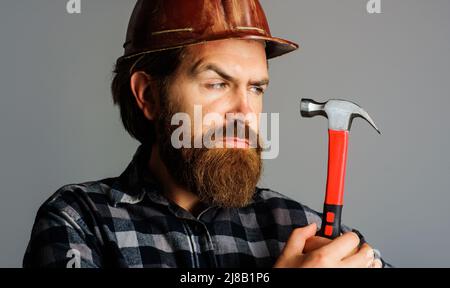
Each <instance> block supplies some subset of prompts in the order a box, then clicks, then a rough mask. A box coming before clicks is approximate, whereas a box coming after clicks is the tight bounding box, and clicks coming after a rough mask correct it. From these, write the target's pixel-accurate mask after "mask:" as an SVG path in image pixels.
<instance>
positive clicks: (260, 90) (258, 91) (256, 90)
mask: <svg viewBox="0 0 450 288" xmlns="http://www.w3.org/2000/svg"><path fill="white" fill-rule="evenodd" d="M251 90H252V91H253V92H254V93H256V94H257V95H263V94H264V92H265V90H264V89H263V88H261V87H259V86H253V87H251Z"/></svg>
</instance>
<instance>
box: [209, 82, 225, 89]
mask: <svg viewBox="0 0 450 288" xmlns="http://www.w3.org/2000/svg"><path fill="white" fill-rule="evenodd" d="M206 86H207V87H208V88H209V89H214V90H221V89H225V88H227V83H223V82H222V83H212V84H207V85H206Z"/></svg>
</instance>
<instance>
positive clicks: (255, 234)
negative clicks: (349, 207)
mask: <svg viewBox="0 0 450 288" xmlns="http://www.w3.org/2000/svg"><path fill="white" fill-rule="evenodd" d="M149 153H150V149H148V148H146V147H144V146H141V147H140V148H139V149H138V151H137V153H136V154H135V156H134V158H133V161H132V162H131V164H130V165H129V166H128V167H127V169H126V170H125V171H124V172H123V173H122V175H120V176H119V177H117V178H109V179H104V180H100V181H95V182H88V183H83V184H76V185H67V186H64V187H62V188H61V189H59V190H58V191H57V192H56V193H55V194H54V195H53V196H52V197H50V199H48V200H47V201H46V202H45V203H44V204H43V205H42V206H41V207H40V209H39V211H38V213H37V217H36V220H35V223H34V226H33V230H32V235H31V239H30V242H29V244H28V248H27V251H26V253H25V257H24V260H23V266H24V267H183V268H205V267H212V268H214V267H220V268H235V267H259V268H268V267H272V266H273V265H274V263H275V261H276V260H277V258H278V256H279V255H280V253H281V251H282V249H283V247H284V245H285V243H286V241H287V239H288V237H289V235H290V234H291V232H292V230H293V229H295V228H298V227H303V226H306V225H308V224H310V223H312V222H315V223H317V224H318V227H320V225H321V215H320V213H318V212H316V211H314V210H312V209H310V208H308V207H306V206H304V205H302V204H300V203H298V202H296V201H294V200H291V199H289V198H287V197H286V196H283V195H281V194H279V193H277V192H274V191H272V190H269V189H261V188H256V193H255V195H254V197H253V199H252V202H251V203H250V204H249V205H248V206H246V207H244V208H239V209H224V208H218V207H208V208H207V209H205V210H204V211H203V212H201V213H200V214H199V215H198V216H197V217H194V216H193V215H192V214H191V213H189V212H187V211H186V210H184V209H182V208H181V207H179V206H177V205H176V204H174V203H173V202H171V201H169V200H168V199H167V198H165V197H164V196H163V195H162V194H161V193H160V191H161V189H160V187H159V185H158V183H157V182H156V181H154V179H153V178H152V177H151V175H150V174H149V172H148V169H147V168H146V167H147V163H148V162H147V160H148V159H149V158H148V157H149V156H150V154H149ZM347 230H350V229H349V228H348V227H345V226H344V228H343V231H347ZM376 254H377V256H378V257H379V254H378V253H376ZM382 262H383V264H384V265H383V266H388V265H389V264H386V263H385V262H384V261H382Z"/></svg>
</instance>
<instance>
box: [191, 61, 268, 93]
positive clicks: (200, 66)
mask: <svg viewBox="0 0 450 288" xmlns="http://www.w3.org/2000/svg"><path fill="white" fill-rule="evenodd" d="M205 71H213V72H214V73H216V74H217V75H219V76H220V77H222V78H223V79H225V80H227V81H230V82H232V81H236V80H237V79H236V78H234V77H233V76H231V75H229V74H228V73H226V72H225V71H223V69H222V68H220V67H219V66H218V65H216V64H214V63H208V64H204V61H203V60H202V59H200V60H199V61H197V62H196V63H195V65H193V66H192V68H191V69H190V75H192V76H196V75H198V74H200V73H202V72H205ZM269 82H270V81H269V79H268V78H264V79H261V80H256V81H252V80H250V81H249V84H250V85H254V86H264V85H269Z"/></svg>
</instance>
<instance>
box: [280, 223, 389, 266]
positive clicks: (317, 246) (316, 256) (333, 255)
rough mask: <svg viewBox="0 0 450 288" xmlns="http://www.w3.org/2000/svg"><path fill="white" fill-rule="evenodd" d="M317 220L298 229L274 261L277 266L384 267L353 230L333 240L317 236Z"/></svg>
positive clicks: (370, 248)
mask: <svg viewBox="0 0 450 288" xmlns="http://www.w3.org/2000/svg"><path fill="white" fill-rule="evenodd" d="M316 231H317V226H316V224H315V223H313V224H311V225H308V226H306V227H303V228H298V229H295V230H294V231H293V232H292V234H291V236H290V237H289V239H288V241H287V243H286V246H285V247H284V249H283V252H282V253H281V255H280V257H279V258H278V260H277V262H276V263H275V266H274V267H275V268H381V266H382V264H381V261H380V260H378V259H374V257H375V256H374V251H373V249H372V247H370V246H369V245H368V244H366V243H365V244H363V245H362V246H361V248H359V249H358V245H359V237H358V235H356V234H355V233H353V232H349V233H345V234H343V235H341V236H339V237H338V238H336V239H334V240H330V239H326V238H322V237H317V236H314V235H315V234H316Z"/></svg>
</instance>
